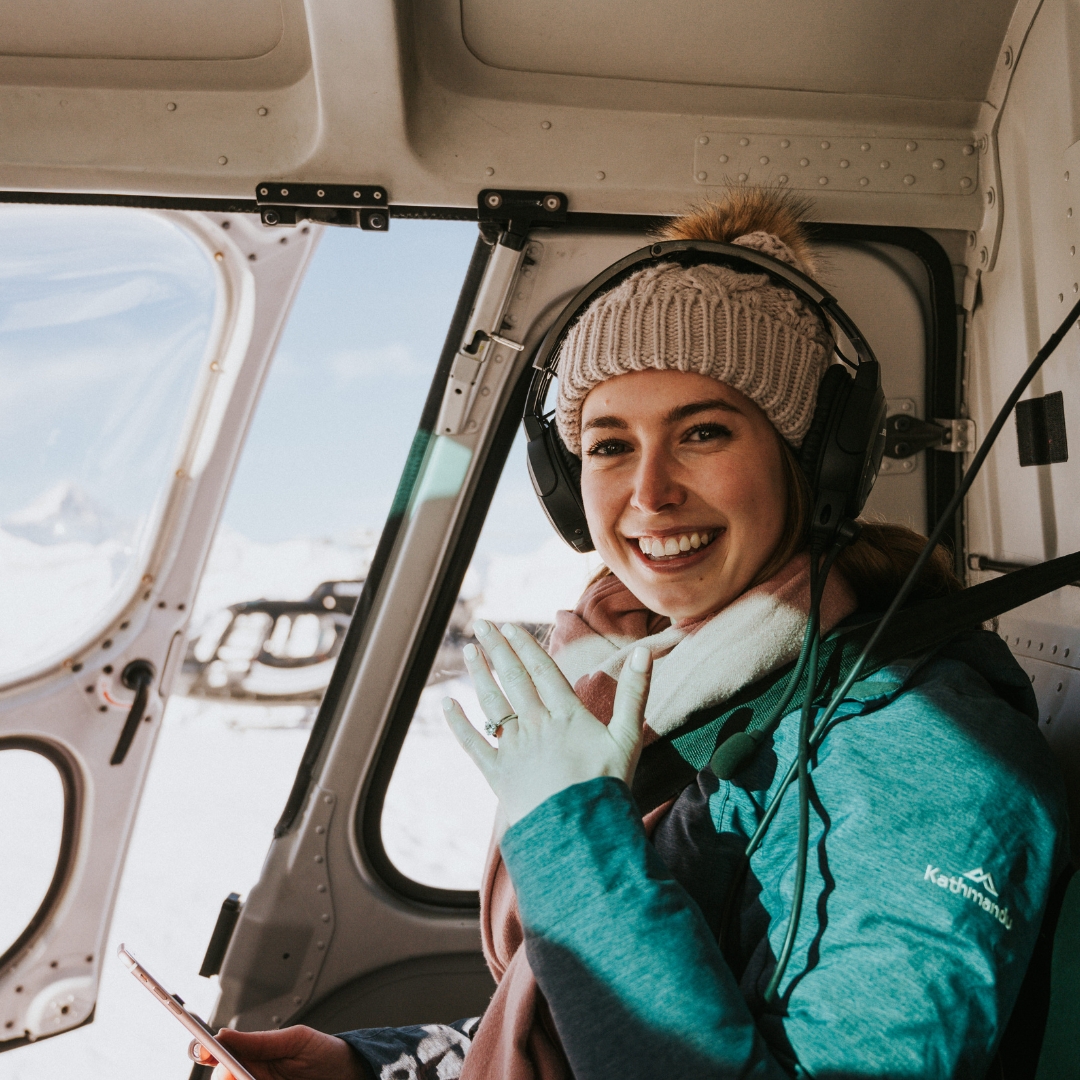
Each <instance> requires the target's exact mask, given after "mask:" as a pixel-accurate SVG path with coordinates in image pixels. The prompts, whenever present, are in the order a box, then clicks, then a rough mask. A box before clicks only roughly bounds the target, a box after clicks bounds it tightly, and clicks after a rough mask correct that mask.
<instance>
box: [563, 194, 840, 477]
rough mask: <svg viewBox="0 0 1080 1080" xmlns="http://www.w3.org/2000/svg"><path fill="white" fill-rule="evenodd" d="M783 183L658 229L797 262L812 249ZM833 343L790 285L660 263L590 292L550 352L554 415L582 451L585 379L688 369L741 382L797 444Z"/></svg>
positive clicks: (666, 236) (806, 262) (800, 208)
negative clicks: (554, 361) (780, 188)
mask: <svg viewBox="0 0 1080 1080" xmlns="http://www.w3.org/2000/svg"><path fill="white" fill-rule="evenodd" d="M808 209H809V205H808V203H806V202H805V201H804V200H802V199H799V198H798V197H796V196H793V195H792V194H790V193H787V192H777V191H766V190H761V189H755V188H736V189H734V190H733V191H731V192H730V193H729V194H728V196H727V197H726V198H725V199H724V200H722V201H721V202H717V203H711V204H709V205H706V206H704V207H701V208H699V209H696V210H694V211H692V212H690V213H688V214H685V215H684V216H682V217H680V218H677V219H675V220H674V221H673V222H671V223H670V224H669V225H667V226H666V227H665V228H664V230H663V231H662V232H661V233H660V234H659V239H661V240H711V241H716V242H719V243H729V244H739V245H741V246H743V247H748V248H753V249H755V250H757V251H760V252H762V253H764V254H766V255H771V256H773V258H776V259H780V260H782V261H783V262H786V263H788V264H789V265H790V266H794V267H796V268H797V269H799V270H802V271H803V272H804V273H811V272H812V271H813V269H814V261H813V256H812V252H811V249H810V244H809V241H808V240H807V237H806V231H805V229H804V228H803V226H802V224H801V222H800V218H802V217H803V216H804V215H805V214H806V212H807V210H808ZM832 353H833V338H832V334H831V332H830V330H829V328H828V327H827V326H826V325H825V324H824V323H823V322H822V320H821V318H820V317H819V316H818V315H817V313H816V312H815V311H814V310H813V309H812V308H811V307H810V306H809V305H808V304H806V303H805V302H804V301H803V300H801V299H799V297H798V296H796V294H795V293H793V292H792V291H791V290H790V289H786V288H783V287H782V286H780V285H776V284H774V282H773V281H772V279H770V278H769V277H768V276H766V275H765V274H753V273H741V272H738V271H735V270H732V269H730V268H729V267H726V266H719V265H716V264H713V263H701V264H698V265H695V266H681V265H679V264H677V263H660V264H658V265H656V266H651V267H648V268H646V269H644V270H639V271H637V273H635V274H632V275H631V276H630V277H628V278H627V279H626V280H625V281H622V282H620V283H619V284H618V285H617V286H616V287H615V288H613V289H611V290H610V291H609V292H606V293H604V294H603V295H601V296H599V297H597V299H596V300H594V301H593V303H592V304H590V305H589V307H588V308H586V310H585V311H584V312H583V314H582V315H581V317H580V318H579V319H578V320H577V321H576V322H575V323H574V324H573V325H572V326H571V327H570V329H569V331H568V332H567V335H566V337H565V338H564V340H563V343H562V347H561V349H560V353H559V367H558V376H559V396H558V402H557V405H556V414H555V415H556V422H557V424H558V428H559V434H560V436H561V437H562V440H563V442H564V443H565V444H566V445H567V447H569V448H570V450H571V451H573V453H575V454H577V455H579V456H580V454H581V408H582V404H583V403H584V401H585V398H586V397H587V396H588V394H589V391H591V390H592V389H593V387H595V386H597V385H599V384H600V383H602V382H605V381H606V380H608V379H611V378H614V377H615V376H616V375H624V374H627V373H628V372H632V371H647V370H656V371H689V372H695V373H697V374H699V375H707V376H709V377H710V378H712V379H716V380H717V382H722V383H726V384H727V385H728V386H732V387H734V388H735V389H736V390H739V391H741V392H742V393H743V394H745V395H746V396H747V397H748V398H750V400H751V401H753V402H754V403H755V404H757V405H758V407H759V408H760V409H761V410H762V411H763V412H764V413H765V415H766V416H767V417H768V418H769V420H770V421H771V422H772V424H773V426H774V427H775V428H776V430H777V431H778V432H779V433H780V435H781V436H783V438H784V439H786V440H787V441H788V442H789V443H790V444H791V445H792V446H796V447H798V446H801V445H802V441H803V439H804V438H805V437H806V433H807V431H808V430H809V427H810V421H811V419H812V418H813V415H814V406H815V404H816V403H817V392H818V386H819V384H820V383H821V380H822V377H823V376H824V375H825V370H826V368H828V366H829V364H830V362H831V359H832Z"/></svg>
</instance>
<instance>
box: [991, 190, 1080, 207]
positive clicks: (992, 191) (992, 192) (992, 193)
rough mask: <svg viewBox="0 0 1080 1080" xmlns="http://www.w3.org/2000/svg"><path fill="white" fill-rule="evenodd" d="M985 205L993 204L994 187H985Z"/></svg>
mask: <svg viewBox="0 0 1080 1080" xmlns="http://www.w3.org/2000/svg"><path fill="white" fill-rule="evenodd" d="M986 205H987V206H993V205H994V189H993V188H992V187H991V188H987V189H986ZM1070 213H1072V211H1070Z"/></svg>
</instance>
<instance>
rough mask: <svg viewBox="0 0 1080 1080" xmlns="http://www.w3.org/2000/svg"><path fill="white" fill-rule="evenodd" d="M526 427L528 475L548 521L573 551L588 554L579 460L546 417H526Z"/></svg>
mask: <svg viewBox="0 0 1080 1080" xmlns="http://www.w3.org/2000/svg"><path fill="white" fill-rule="evenodd" d="M526 428H527V430H528V432H529V434H530V436H531V437H530V439H529V443H528V447H527V456H528V462H529V475H530V476H531V477H532V482H533V489H534V490H535V491H536V496H537V498H538V499H539V500H540V505H541V506H542V507H543V510H544V513H545V514H547V518H548V521H550V522H551V524H552V525H553V526H554V528H555V531H556V532H557V533H558V534H559V535H560V536H561V537H562V538H563V539H564V540H565V541H566V542H567V543H568V544H569V545H570V546H571V547H572V548H573V549H574V550H575V551H580V552H586V551H592V550H593V542H592V537H591V536H590V535H589V524H588V521H587V520H586V518H585V508H584V504H583V502H582V498H581V461H580V459H579V458H577V457H575V456H574V455H573V454H572V453H570V451H569V450H568V449H567V447H566V445H565V444H564V443H563V441H562V439H560V438H559V432H558V430H557V429H556V428H555V425H554V424H552V423H551V422H550V420H548V419H547V418H546V417H542V416H530V417H528V418H527V421H526Z"/></svg>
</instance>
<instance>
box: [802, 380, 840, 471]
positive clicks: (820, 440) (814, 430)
mask: <svg viewBox="0 0 1080 1080" xmlns="http://www.w3.org/2000/svg"><path fill="white" fill-rule="evenodd" d="M850 388H851V377H850V376H849V375H848V373H847V372H846V371H845V370H844V369H843V367H841V365H839V364H834V365H833V366H832V367H830V368H828V369H827V370H826V372H825V376H824V378H822V380H821V382H820V383H819V384H818V395H817V404H816V405H815V406H814V416H813V419H811V421H810V430H809V431H807V433H806V438H805V439H803V444H802V446H801V447H800V448H799V464H800V465H801V466H802V470H803V472H804V473H805V474H806V479H807V480H808V481H809V482H810V489H811V490H812V491H814V492H816V491H817V489H818V483H819V481H820V479H821V463H822V461H823V459H824V457H825V450H826V448H827V447H828V445H829V440H830V438H831V437H832V435H833V432H834V430H835V425H836V420H835V418H836V415H837V412H838V411H839V410H840V409H842V408H843V405H844V401H845V400H846V399H847V395H848V393H849V392H850Z"/></svg>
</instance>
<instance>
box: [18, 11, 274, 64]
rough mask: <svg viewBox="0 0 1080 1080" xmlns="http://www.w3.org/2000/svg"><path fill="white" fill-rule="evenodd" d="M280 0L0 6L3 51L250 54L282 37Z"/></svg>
mask: <svg viewBox="0 0 1080 1080" xmlns="http://www.w3.org/2000/svg"><path fill="white" fill-rule="evenodd" d="M282 31H283V23H282V16H281V0H184V2H183V3H162V2H161V0H34V3H9V4H3V5H0V56H40V57H46V56H48V57H70V58H76V57H77V58H82V59H110V60H112V59H135V60H249V59H253V58H254V57H257V56H263V55H264V54H266V53H268V52H270V51H271V50H272V49H273V48H274V47H275V46H276V45H277V44H278V42H280V40H281V36H282Z"/></svg>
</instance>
